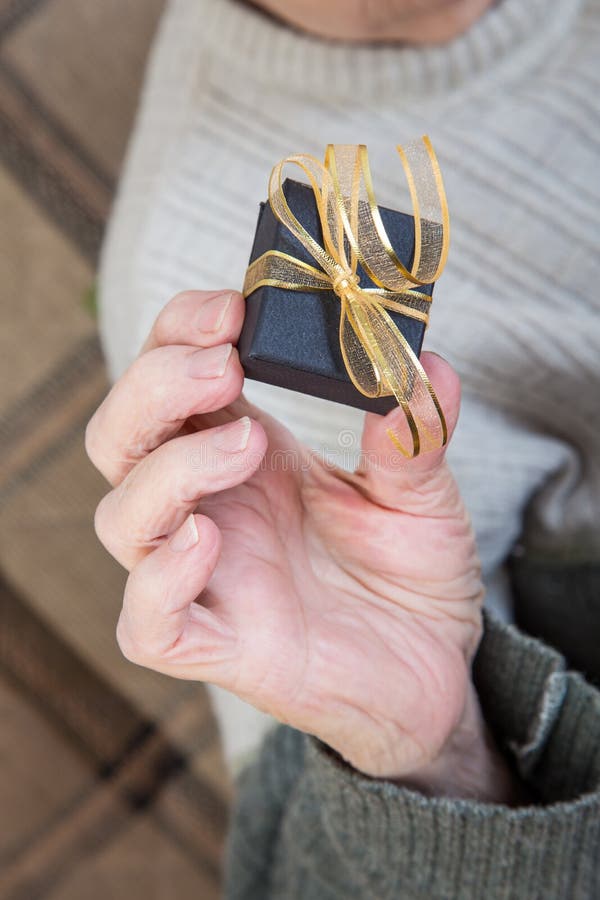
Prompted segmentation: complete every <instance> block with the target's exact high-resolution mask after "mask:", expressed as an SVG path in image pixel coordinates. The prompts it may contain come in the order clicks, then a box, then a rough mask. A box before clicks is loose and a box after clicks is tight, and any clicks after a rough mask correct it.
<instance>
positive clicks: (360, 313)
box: [340, 295, 448, 458]
mask: <svg viewBox="0 0 600 900" xmlns="http://www.w3.org/2000/svg"><path fill="white" fill-rule="evenodd" d="M342 319H343V321H342V322H341V323H340V341H341V342H343V343H342V353H343V356H344V362H345V363H346V366H347V369H348V374H349V376H350V378H351V380H352V381H353V383H354V384H355V386H356V387H357V388H358V390H360V391H361V393H363V394H365V395H366V396H368V397H381V396H390V395H393V396H394V397H395V398H396V400H397V402H398V404H399V406H401V408H402V410H403V412H404V416H405V422H406V427H405V428H404V429H402V428H399V429H388V434H389V436H390V438H391V440H392V442H393V443H394V445H395V447H396V448H397V449H398V450H399V451H400V452H401V453H402V454H403V455H404V456H406V457H407V458H411V457H414V456H418V455H419V453H424V452H428V451H430V450H437V449H439V448H440V447H443V446H444V445H445V444H446V443H447V440H448V429H447V425H446V420H445V418H444V413H443V411H442V408H441V406H440V403H439V400H438V398H437V396H436V394H435V391H434V390H433V386H432V384H431V382H430V380H429V378H428V376H427V373H426V372H425V370H424V368H423V366H422V365H421V363H420V362H419V360H418V358H417V357H416V355H415V354H414V353H413V351H412V349H411V348H410V346H409V344H408V342H407V341H406V339H405V338H404V336H403V335H402V333H401V332H400V331H399V329H398V328H397V327H396V325H395V324H394V322H393V321H392V319H391V318H390V316H389V315H388V314H387V312H386V311H385V309H384V307H383V306H382V305H381V304H380V303H378V302H377V301H374V300H373V299H372V298H371V297H370V298H368V299H362V298H361V297H360V295H355V296H353V297H348V298H347V299H346V301H345V304H344V307H343V309H342ZM350 331H351V332H353V335H352V336H351V335H350ZM359 348H360V349H359Z"/></svg>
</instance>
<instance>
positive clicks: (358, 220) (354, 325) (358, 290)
mask: <svg viewBox="0 0 600 900" xmlns="http://www.w3.org/2000/svg"><path fill="white" fill-rule="evenodd" d="M397 150H398V154H399V156H400V159H401V161H402V165H403V168H404V172H405V175H406V179H407V182H408V188H409V191H410V196H411V201H412V206H413V215H414V221H415V250H414V255H413V262H412V266H411V269H410V271H409V270H408V269H407V268H406V267H405V266H404V265H403V264H402V262H401V261H400V260H399V259H398V257H397V256H396V253H395V252H394V249H393V247H392V245H391V242H390V240H389V237H388V235H387V233H386V230H385V228H384V225H383V222H382V219H381V215H380V213H379V209H378V206H377V203H376V201H375V194H374V190H373V181H372V178H371V172H370V168H369V160H368V156H367V148H366V147H365V146H364V145H363V144H359V145H349V144H348V145H341V144H338V145H334V144H330V145H329V146H328V147H327V150H326V153H325V163H324V165H323V164H322V163H320V162H319V160H317V159H316V158H315V157H314V156H309V155H297V156H290V157H288V158H287V159H284V160H282V161H281V162H279V163H278V164H277V165H276V166H275V167H274V169H273V171H272V173H271V178H270V180H269V202H270V204H271V208H272V209H273V212H274V214H275V215H276V216H277V218H278V219H279V220H280V221H281V222H282V223H283V224H284V225H285V226H286V227H287V228H288V229H289V230H290V231H291V233H292V234H293V235H294V236H295V237H296V238H297V239H298V240H299V241H300V243H301V244H302V245H303V246H304V247H305V248H306V250H307V251H308V252H309V253H310V254H311V255H312V256H313V257H314V259H315V260H316V261H317V262H318V264H319V266H320V268H316V267H315V266H312V265H309V264H308V263H305V262H303V261H302V260H299V259H296V258H295V257H293V256H290V255H289V254H287V253H281V252H280V251H278V250H268V251H267V252H266V253H264V254H263V255H262V256H261V257H259V259H257V260H255V261H254V262H253V263H252V264H251V265H250V266H249V267H248V271H247V273H246V279H245V282H244V296H245V297H248V296H249V295H250V294H252V293H253V292H254V291H255V290H257V288H259V287H261V286H263V285H273V286H275V287H278V288H283V289H286V290H291V291H307V290H310V291H312V290H317V291H334V293H335V294H336V295H337V297H338V298H339V300H340V304H341V308H340V330H339V334H340V347H341V351H342V356H343V359H344V363H345V365H346V369H347V371H348V375H349V376H350V379H351V380H352V382H353V384H354V385H355V387H356V388H357V389H358V390H359V391H360V392H361V393H362V394H364V395H365V396H367V397H385V396H390V395H392V394H393V395H394V397H395V398H396V400H397V401H398V404H399V405H400V406H401V407H402V409H403V411H404V415H405V419H406V426H407V428H406V429H405V432H406V433H401V432H400V431H398V430H397V429H394V430H392V429H391V428H390V429H388V434H389V436H390V438H391V439H392V441H393V443H394V444H395V446H396V447H397V448H398V450H400V452H401V453H403V454H404V455H405V456H406V457H413V456H417V455H418V454H419V453H421V452H424V451H428V450H435V449H438V448H440V447H443V446H444V444H445V443H446V441H447V439H448V431H447V427H446V421H445V419H444V414H443V412H442V409H441V406H440V404H439V401H438V398H437V397H436V394H435V392H434V390H433V387H432V385H431V382H430V381H429V378H428V377H427V374H426V372H425V370H424V369H423V367H422V365H421V363H420V362H419V360H418V358H417V357H416V355H415V354H414V353H413V351H412V350H411V348H410V346H409V344H408V343H407V341H406V339H405V338H404V336H403V335H402V334H401V332H400V331H399V329H398V328H397V326H396V325H395V324H394V322H393V320H392V319H391V317H390V316H389V315H388V313H387V311H386V310H395V311H398V312H401V313H403V314H404V315H406V316H410V317H412V318H415V319H419V320H420V321H422V322H424V323H425V325H427V322H428V317H429V308H430V305H431V297H429V296H427V295H426V294H423V293H421V292H420V291H415V290H412V289H411V288H412V286H413V285H426V284H431V283H432V282H434V281H436V280H437V279H438V278H439V276H440V275H441V272H442V270H443V268H444V265H445V263H446V258H447V255H448V244H449V231H450V227H449V217H448V204H447V201H446V194H445V191H444V184H443V181H442V176H441V172H440V168H439V165H438V161H437V158H436V155H435V153H434V150H433V147H432V146H431V142H430V140H429V138H427V137H423V138H422V140H420V141H415V142H414V143H412V144H409V145H407V146H406V147H398V148H397ZM287 164H293V165H297V166H299V167H300V168H301V169H302V170H303V172H304V173H305V175H306V176H307V177H308V180H309V182H310V185H311V187H312V189H313V192H314V195H315V201H316V204H317V210H318V214H319V218H320V221H321V227H322V232H323V244H324V246H323V247H322V246H320V244H319V243H318V242H317V241H315V240H314V238H313V237H311V235H310V234H309V233H308V231H307V230H306V229H305V228H304V227H303V226H302V225H301V224H300V222H299V221H298V219H297V218H296V217H295V216H294V214H293V213H292V211H291V209H290V207H289V205H288V203H287V200H286V199H285V196H284V193H283V189H282V184H283V179H282V173H283V169H284V168H285V166H286V165H287ZM359 262H360V264H361V266H362V267H363V269H364V271H365V272H366V273H367V275H368V276H369V277H370V278H371V280H372V281H373V283H374V284H375V285H376V287H375V288H363V287H361V286H360V284H359V278H358V275H357V266H358V263H359ZM411 445H412V446H411Z"/></svg>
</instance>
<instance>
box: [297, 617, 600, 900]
mask: <svg viewBox="0 0 600 900" xmlns="http://www.w3.org/2000/svg"><path fill="white" fill-rule="evenodd" d="M474 678H475V683H476V686H477V689H478V693H479V697H480V701H481V705H482V709H483V712H484V715H485V717H486V719H487V720H488V722H489V724H490V726H491V727H492V730H493V731H494V733H495V735H496V739H497V741H498V743H499V744H500V746H502V747H504V748H505V749H506V751H507V752H508V753H509V754H511V755H512V757H513V758H514V761H515V765H516V766H517V768H518V769H519V770H520V772H521V774H522V776H523V778H524V779H525V781H526V782H527V784H528V785H529V786H530V787H531V788H532V789H533V790H534V792H535V794H536V796H537V797H538V799H539V802H538V804H537V805H532V806H527V807H521V808H516V809H512V808H509V807H506V806H501V805H496V804H485V803H478V802H473V801H467V800H451V799H445V798H444V799H442V798H429V797H424V796H423V795H422V794H419V793H417V792H415V791H412V790H408V789H405V788H401V787H398V786H396V785H394V784H391V783H389V782H386V781H380V780H377V779H371V778H368V777H366V776H364V775H362V774H361V773H359V772H356V771H355V770H353V769H352V768H351V767H349V766H347V765H346V764H345V763H344V762H343V761H342V760H341V759H340V758H339V757H337V755H335V754H332V753H331V752H330V751H329V750H328V748H326V747H325V746H324V745H323V744H321V743H320V742H319V741H317V740H315V739H314V738H306V742H307V749H306V753H307V755H306V767H307V770H308V772H310V780H311V783H312V785H313V788H314V791H315V794H316V796H317V797H318V798H319V800H320V804H321V817H322V821H323V826H324V829H325V831H326V832H327V833H328V835H329V837H330V839H331V841H332V843H333V844H334V845H335V846H336V847H337V848H338V852H339V853H340V854H341V855H342V856H343V857H344V858H346V859H347V860H349V861H350V860H351V861H353V864H356V866H357V870H360V871H361V880H363V881H364V883H365V885H368V889H366V893H364V897H365V898H366V897H375V896H376V897H388V896H389V897H396V896H402V897H409V898H413V897H414V898H417V897H418V898H420V897H423V898H425V897H426V898H428V900H432V898H436V897H444V898H454V897H456V898H458V897H460V898H461V900H470V898H473V900H480V898H482V897H486V898H497V897H498V898H500V897H502V898H504V897H506V898H509V897H510V898H513V897H517V898H522V897H523V898H527V897H532V898H533V897H544V898H545V900H548V898H565V897H569V898H581V900H583V898H586V900H588V898H591V897H593V896H600V872H599V871H598V865H597V859H598V847H599V846H600V792H599V791H600V693H599V692H598V691H597V690H596V689H595V688H593V687H591V686H590V685H589V684H587V683H586V682H585V681H584V680H583V679H582V678H581V677H580V676H579V675H577V674H575V673H567V672H565V671H564V665H563V660H562V657H561V656H560V655H559V654H557V653H555V652H554V651H552V650H550V649H549V648H547V647H545V646H544V645H543V644H541V643H540V642H539V641H536V640H533V639H531V638H527V637H525V636H524V635H522V634H520V633H519V632H518V631H517V630H516V629H515V628H513V627H512V626H508V625H503V624H500V623H498V622H496V621H495V620H493V619H491V618H490V617H489V616H488V617H486V628H485V634H484V638H483V640H482V643H481V646H480V650H479V652H478V655H477V659H476V662H475V666H474ZM357 896H358V895H357ZM360 896H361V897H362V896H363V894H362V893H361V894H360Z"/></svg>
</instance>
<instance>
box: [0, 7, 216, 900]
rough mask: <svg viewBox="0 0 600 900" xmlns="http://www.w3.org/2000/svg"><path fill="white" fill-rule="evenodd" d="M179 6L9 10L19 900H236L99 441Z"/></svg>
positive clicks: (4, 186) (10, 739) (11, 660)
mask: <svg viewBox="0 0 600 900" xmlns="http://www.w3.org/2000/svg"><path fill="white" fill-rule="evenodd" d="M162 6H163V3H162V2H161V0H143V2H139V0H102V2H98V0H0V208H1V210H2V214H1V217H0V228H1V236H0V267H1V268H0V284H1V290H2V303H1V305H0V316H1V320H0V376H1V377H0V620H1V621H0V719H1V726H0V897H1V898H2V900H59V898H60V900H83V898H85V900H96V898H98V900H100V898H102V900H106V898H110V900H120V898H127V900H137V898H140V900H141V898H144V900H152V898H161V900H162V898H177V900H188V898H195V900H198V898H201V900H211V898H216V897H218V896H219V888H218V885H219V865H220V854H221V851H222V843H223V837H224V834H225V829H226V820H227V808H228V804H229V800H230V796H231V793H230V790H231V787H230V784H229V783H228V780H227V776H226V774H225V769H224V766H223V764H222V761H221V756H220V750H219V742H218V734H217V730H216V726H215V722H214V719H213V717H212V713H211V711H210V707H209V705H208V702H207V699H206V697H205V694H204V691H203V688H202V687H201V686H200V685H197V684H188V683H186V682H178V681H174V680H171V679H168V678H166V677H162V676H160V675H157V674H154V673H151V672H149V671H147V670H143V669H140V668H137V667H135V666H133V665H131V664H130V663H128V662H126V661H125V660H124V659H123V658H122V657H121V655H120V652H119V650H118V648H117V646H116V643H115V639H114V625H115V623H116V619H117V615H118V610H119V607H120V599H121V595H122V590H123V585H124V581H125V573H124V571H122V570H121V569H120V568H119V567H118V566H117V564H116V563H114V562H113V561H112V559H110V558H109V556H108V554H106V553H105V552H104V550H103V549H102V547H101V546H100V544H99V543H98V542H97V540H96V538H95V535H94V531H93V524H92V521H93V514H94V509H95V507H96V504H97V503H98V501H99V499H100V497H101V496H102V494H103V493H104V492H105V485H104V483H103V481H102V478H101V477H100V476H99V475H98V474H97V473H96V472H95V470H94V469H93V468H92V466H91V465H90V463H89V462H88V461H87V458H86V456H85V453H84V449H83V433H84V428H85V424H86V422H87V420H88V419H89V417H90V416H91V414H92V412H93V410H94V409H95V408H96V406H97V405H98V404H99V402H100V400H101V399H102V397H103V396H104V394H105V393H106V391H107V389H108V384H107V381H106V376H105V372H104V366H103V361H102V356H101V352H100V346H99V342H98V338H97V334H96V324H95V316H94V272H95V267H96V262H97V258H98V252H99V248H100V244H101V240H102V233H103V228H104V224H105V222H106V218H107V214H108V211H109V208H110V204H111V199H112V196H113V192H114V189H115V185H116V183H117V180H118V176H119V170H120V167H121V164H122V161H123V156H124V152H125V148H126V144H127V138H128V134H129V131H130V129H131V127H132V123H133V117H134V114H135V108H136V104H137V98H138V93H139V90H140V87H141V82H142V74H143V68H144V62H145V57H146V54H147V52H148V49H149V45H150V43H151V41H152V36H153V33H154V29H155V27H156V25H157V21H158V18H159V16H160V13H161V8H162Z"/></svg>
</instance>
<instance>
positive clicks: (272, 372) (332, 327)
mask: <svg viewBox="0 0 600 900" xmlns="http://www.w3.org/2000/svg"><path fill="white" fill-rule="evenodd" d="M283 193H284V195H285V198H286V200H287V203H288V204H289V206H290V208H291V210H292V212H293V214H294V215H295V216H296V218H297V219H298V220H299V221H300V222H301V223H302V225H303V226H304V228H305V229H306V230H307V231H308V232H309V234H310V235H311V236H312V237H313V238H315V240H316V241H317V242H318V243H319V244H320V245H322V243H323V235H322V229H321V223H320V220H319V216H318V214H317V207H316V203H315V197H314V193H313V191H312V189H311V188H310V187H309V186H308V185H305V184H301V183H300V182H297V181H293V180H291V179H289V178H288V179H287V180H286V181H285V182H284V184H283ZM379 211H380V214H381V219H382V221H383V224H384V226H385V229H386V231H387V233H388V236H389V238H390V241H391V244H392V247H393V248H394V251H395V253H396V255H397V256H398V258H399V259H400V261H401V262H402V263H403V265H404V266H406V267H407V268H408V269H410V266H411V264H412V258H413V253H414V219H413V217H412V216H410V215H406V214H405V213H401V212H396V211H395V210H391V209H386V208H385V207H379ZM268 250H278V251H280V252H282V253H286V254H289V255H291V256H294V257H296V258H297V259H299V260H302V261H303V262H306V263H309V264H311V265H313V266H314V265H315V260H314V258H313V257H312V256H311V255H310V253H309V252H308V251H307V250H306V248H305V247H304V246H303V245H302V244H301V243H300V241H299V240H298V239H297V238H296V237H295V236H294V235H293V234H292V233H291V232H290V230H289V229H288V228H287V227H286V226H285V225H284V224H282V223H281V222H280V221H279V220H278V219H277V218H276V216H275V215H274V214H273V211H272V209H271V206H270V204H269V203H261V205H260V213H259V217H258V224H257V228H256V234H255V237H254V246H253V248H252V253H251V256H250V262H251V263H252V262H254V261H255V260H256V259H258V258H259V257H260V256H261V255H262V254H263V253H265V252H266V251H268ZM357 275H358V276H359V278H360V285H361V287H365V288H366V287H375V285H374V284H373V282H372V281H371V279H370V278H369V277H368V276H367V275H366V273H365V272H364V270H363V269H362V268H361V266H360V265H359V266H358V269H357ZM416 290H418V291H420V292H421V293H423V294H427V295H428V296H431V295H432V293H433V285H426V286H419V287H418V288H416ZM388 314H389V316H390V317H391V319H392V320H393V321H394V323H395V325H396V326H397V327H398V329H399V330H400V331H401V332H402V334H403V335H404V338H405V339H406V341H407V342H408V344H409V345H410V347H411V349H412V350H413V352H414V353H415V354H416V355H417V356H419V354H420V352H421V345H422V343H423V336H424V332H425V323H424V322H422V321H419V320H418V319H413V318H411V317H409V316H406V315H403V314H402V313H400V312H396V311H388ZM339 322H340V300H339V298H338V297H337V296H336V295H335V293H334V292H333V291H316V290H315V291H303V290H285V289H283V288H278V287H273V286H271V285H266V286H265V285H263V286H262V287H259V288H258V289H257V290H255V291H254V292H253V293H252V294H251V295H250V296H249V297H248V299H247V301H246V318H245V321H244V326H243V329H242V333H241V336H240V340H239V345H238V349H239V354H240V359H241V362H242V366H243V367H244V371H245V373H246V377H247V378H252V379H254V380H255V381H263V382H266V383H267V384H273V385H278V386H279V387H284V388H289V389H291V390H294V391H300V392H301V393H303V394H310V395H312V396H313V397H323V398H325V399H326V400H333V401H335V402H337V403H344V404H346V405H347V406H355V407H358V408H359V409H364V410H368V411H370V412H377V413H386V412H388V411H389V410H390V409H393V408H394V407H395V406H397V401H396V399H395V397H393V396H389V397H378V398H370V397H366V396H364V394H362V393H361V392H360V391H359V390H358V389H357V388H356V387H355V385H354V384H353V383H352V381H351V380H350V378H349V376H348V373H347V371H346V367H345V365H344V360H343V358H342V353H341V349H340V338H339Z"/></svg>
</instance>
